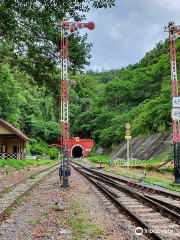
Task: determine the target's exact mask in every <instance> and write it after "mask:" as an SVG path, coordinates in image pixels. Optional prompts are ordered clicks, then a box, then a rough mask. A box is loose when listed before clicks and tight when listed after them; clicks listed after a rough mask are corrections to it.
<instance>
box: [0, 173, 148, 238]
mask: <svg viewBox="0 0 180 240" xmlns="http://www.w3.org/2000/svg"><path fill="white" fill-rule="evenodd" d="M70 185H71V187H70V188H67V189H61V190H60V198H61V199H60V200H61V202H62V207H63V209H64V210H63V211H56V209H55V208H56V207H55V202H56V201H57V200H59V197H58V195H59V194H58V193H59V190H58V172H55V173H54V174H53V175H52V176H51V177H49V178H48V179H46V180H44V181H42V182H41V183H40V184H39V186H37V187H36V188H35V189H34V190H33V191H32V192H31V193H30V194H29V195H27V196H26V198H25V200H24V202H23V203H22V205H21V206H18V207H16V209H14V211H13V213H12V215H11V216H10V217H9V218H7V219H6V220H5V221H4V222H3V223H2V224H1V230H0V239H1V240H10V239H12V240H21V239H27V240H30V239H41V240H43V239H52V240H63V239H77V240H79V239H89V240H91V239H102V240H136V239H149V238H145V237H144V236H143V237H142V236H141V238H138V237H137V236H136V235H135V234H134V230H135V226H134V225H133V224H132V222H131V221H130V220H129V219H128V218H127V217H125V216H124V215H123V214H121V213H120V212H119V211H118V210H117V208H116V207H115V206H113V205H111V203H110V201H109V200H108V199H107V198H106V197H104V196H103V195H102V194H101V192H100V191H99V190H98V189H96V188H95V187H94V186H93V185H92V184H91V183H90V182H89V181H88V180H87V179H86V178H85V177H83V176H82V175H81V174H79V173H78V172H76V171H75V170H72V175H71V177H70Z"/></svg>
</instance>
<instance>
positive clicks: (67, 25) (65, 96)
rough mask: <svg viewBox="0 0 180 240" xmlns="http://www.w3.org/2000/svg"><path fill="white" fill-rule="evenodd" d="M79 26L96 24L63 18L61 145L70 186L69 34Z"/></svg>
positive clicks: (66, 181)
mask: <svg viewBox="0 0 180 240" xmlns="http://www.w3.org/2000/svg"><path fill="white" fill-rule="evenodd" d="M78 28H88V29H89V30H94V28H95V24H94V23H93V22H89V23H78V22H68V18H63V21H62V23H61V146H62V149H63V163H62V166H61V171H62V177H63V183H62V187H68V186H69V183H68V177H69V175H70V168H69V159H68V150H69V148H68V145H69V79H68V36H69V35H71V34H73V33H75V31H76V29H78Z"/></svg>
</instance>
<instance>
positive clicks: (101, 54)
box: [92, 52, 141, 58]
mask: <svg viewBox="0 0 180 240" xmlns="http://www.w3.org/2000/svg"><path fill="white" fill-rule="evenodd" d="M92 53H95V54H98V55H102V56H105V57H113V58H141V57H126V56H121V57H120V56H112V55H107V54H104V53H98V52H92Z"/></svg>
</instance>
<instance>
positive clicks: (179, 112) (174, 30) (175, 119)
mask: <svg viewBox="0 0 180 240" xmlns="http://www.w3.org/2000/svg"><path fill="white" fill-rule="evenodd" d="M174 24H175V22H173V21H172V22H169V25H168V27H166V28H165V29H168V31H169V44H170V58H171V93H172V113H171V117H172V123H173V142H174V174H175V182H176V183H180V155H179V154H180V128H179V120H180V109H179V107H180V98H179V97H178V81H177V67H176V49H175V40H176V39H177V38H179V37H180V26H175V25H174Z"/></svg>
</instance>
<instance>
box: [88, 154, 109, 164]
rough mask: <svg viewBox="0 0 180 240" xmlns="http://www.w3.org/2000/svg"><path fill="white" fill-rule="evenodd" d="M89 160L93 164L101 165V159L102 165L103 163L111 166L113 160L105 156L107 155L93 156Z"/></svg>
mask: <svg viewBox="0 0 180 240" xmlns="http://www.w3.org/2000/svg"><path fill="white" fill-rule="evenodd" d="M89 159H90V161H91V162H93V163H98V164H99V161H100V159H101V160H102V164H103V163H106V164H109V160H111V161H112V159H111V158H110V157H108V156H105V155H100V156H91V157H89Z"/></svg>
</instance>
